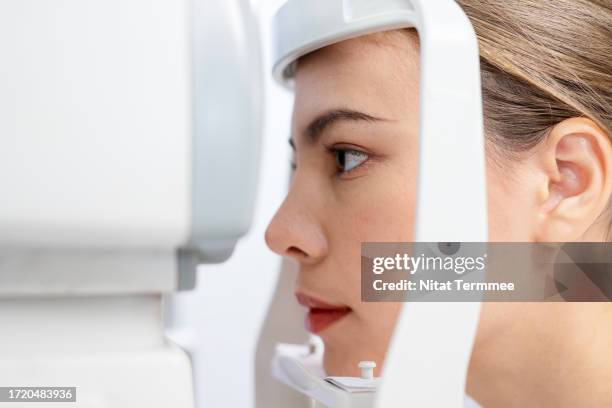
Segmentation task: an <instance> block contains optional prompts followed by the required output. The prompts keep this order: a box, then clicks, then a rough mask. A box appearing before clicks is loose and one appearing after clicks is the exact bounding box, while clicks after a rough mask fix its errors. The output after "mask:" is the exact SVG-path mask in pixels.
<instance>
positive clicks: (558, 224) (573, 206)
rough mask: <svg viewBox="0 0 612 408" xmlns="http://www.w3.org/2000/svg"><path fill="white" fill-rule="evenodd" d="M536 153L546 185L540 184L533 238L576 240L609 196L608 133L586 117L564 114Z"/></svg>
mask: <svg viewBox="0 0 612 408" xmlns="http://www.w3.org/2000/svg"><path fill="white" fill-rule="evenodd" d="M537 154H538V155H539V156H540V157H539V159H540V160H538V161H539V162H540V164H541V169H542V171H543V172H544V174H545V175H546V177H544V180H545V183H546V185H542V186H541V187H542V188H541V191H542V194H541V196H540V200H539V204H538V206H539V212H540V217H539V225H538V226H537V231H536V240H537V241H542V242H555V241H556V242H569V241H576V240H580V239H581V238H582V237H583V236H584V234H585V233H586V232H587V230H589V228H590V227H591V226H592V225H593V224H594V223H595V222H596V221H597V219H598V217H599V215H600V214H601V213H602V212H603V211H604V209H605V208H606V206H607V204H608V203H609V201H610V196H611V194H612V193H611V190H612V143H611V142H610V138H609V136H608V135H607V133H606V132H604V131H603V130H602V129H601V128H600V127H599V126H597V125H596V124H595V123H594V122H593V121H591V120H589V119H585V118H572V119H566V120H564V121H563V122H561V123H559V124H557V125H556V126H555V127H554V128H553V129H551V131H550V133H549V135H548V137H547V139H546V141H545V142H543V144H542V146H541V147H540V149H538V152H537Z"/></svg>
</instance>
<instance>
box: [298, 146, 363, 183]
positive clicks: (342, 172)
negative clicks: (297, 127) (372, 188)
mask: <svg viewBox="0 0 612 408" xmlns="http://www.w3.org/2000/svg"><path fill="white" fill-rule="evenodd" d="M326 150H327V151H328V152H329V153H330V154H331V155H332V156H334V159H335V160H336V165H337V166H338V167H339V169H338V171H337V175H338V176H342V175H346V174H349V173H351V172H353V171H356V170H359V169H360V168H361V167H362V166H363V165H365V164H366V163H367V162H368V161H369V160H370V155H369V154H367V153H365V152H363V151H361V150H357V149H351V148H348V147H347V148H341V147H337V146H334V147H329V148H326ZM339 153H344V154H346V153H354V154H356V155H358V156H362V157H364V159H363V161H362V162H360V163H359V164H357V165H355V166H354V167H353V168H351V169H349V170H342V169H340V167H341V163H340V159H339V157H338V154H339ZM294 155H295V149H294ZM345 161H346V159H345ZM290 164H291V170H292V171H295V170H296V169H297V164H296V162H295V159H291V163H290Z"/></svg>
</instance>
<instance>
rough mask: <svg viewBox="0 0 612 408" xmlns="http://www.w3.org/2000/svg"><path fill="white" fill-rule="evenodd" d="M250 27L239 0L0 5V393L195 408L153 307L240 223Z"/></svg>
mask: <svg viewBox="0 0 612 408" xmlns="http://www.w3.org/2000/svg"><path fill="white" fill-rule="evenodd" d="M253 23H254V20H253V18H252V16H251V15H250V7H249V3H248V1H246V0H232V1H229V0H218V1H208V0H195V1H188V0H62V1H47V0H2V1H0V191H1V193H0V194H1V196H0V197H1V198H0V386H15V387H23V386H62V387H77V402H76V404H75V403H65V404H64V403H55V404H54V406H66V407H75V406H77V407H79V408H134V407H147V408H162V407H163V408H168V407H173V408H192V407H194V396H193V380H192V370H191V365H190V362H189V359H188V357H187V355H186V354H185V353H184V352H183V351H182V350H181V349H179V348H178V347H176V346H174V345H173V344H172V343H171V342H169V341H168V340H167V339H166V338H165V335H164V325H163V318H162V311H163V308H162V298H163V295H165V294H169V293H172V292H174V291H177V290H183V289H190V288H191V287H193V285H194V282H195V279H194V274H195V267H196V264H197V263H200V262H217V261H222V260H224V259H226V258H227V257H228V256H229V255H230V253H231V252H232V250H233V248H234V244H235V243H236V241H237V239H238V238H239V237H240V236H241V235H243V234H244V233H245V232H246V230H247V229H248V227H249V225H250V222H251V217H252V209H253V202H254V194H255V191H256V177H257V169H258V152H259V142H260V129H261V126H260V120H261V117H262V112H261V106H262V103H261V98H260V87H261V72H260V54H259V47H258V46H259V38H258V35H257V30H256V27H255V26H254V25H253ZM22 404H23V403H22ZM0 405H2V404H0ZM27 405H28V406H29V404H27ZM7 406H23V405H20V404H19V403H17V404H7Z"/></svg>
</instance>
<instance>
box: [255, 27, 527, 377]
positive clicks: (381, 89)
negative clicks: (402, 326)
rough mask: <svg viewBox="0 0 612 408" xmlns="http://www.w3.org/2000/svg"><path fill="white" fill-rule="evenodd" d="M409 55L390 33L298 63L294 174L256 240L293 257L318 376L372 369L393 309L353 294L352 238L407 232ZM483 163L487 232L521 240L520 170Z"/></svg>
mask: <svg viewBox="0 0 612 408" xmlns="http://www.w3.org/2000/svg"><path fill="white" fill-rule="evenodd" d="M418 52H419V51H418V43H417V40H416V37H414V38H411V37H410V36H409V35H407V34H406V33H401V32H393V33H390V34H385V37H384V38H382V37H381V36H379V35H375V36H368V37H362V38H359V39H355V40H349V41H345V42H342V43H339V44H336V45H333V46H331V47H327V48H325V49H322V50H320V51H318V52H316V53H314V54H312V55H309V56H307V57H306V58H303V59H302V60H300V63H299V66H298V69H297V73H296V78H295V85H296V88H295V91H296V93H295V107H294V116H293V122H292V129H291V130H292V132H291V134H292V136H291V144H292V145H293V147H294V150H295V154H294V165H295V172H294V174H293V178H292V182H291V187H290V191H289V193H288V196H287V198H286V199H285V201H284V203H283V205H282V206H281V208H280V209H279V210H278V212H277V214H276V215H275V217H274V219H273V220H272V222H271V224H270V226H269V228H268V231H267V233H266V239H267V242H268V245H269V246H270V247H271V248H272V249H273V250H274V251H276V252H278V253H279V254H281V255H283V256H288V257H292V258H294V259H295V260H296V261H297V262H298V263H299V274H298V278H297V283H296V295H297V298H298V300H299V301H300V303H302V304H303V305H304V306H306V307H309V310H310V312H309V314H308V316H307V319H306V324H307V327H308V328H309V330H310V331H312V332H315V333H316V334H318V335H319V336H320V337H321V338H322V339H323V342H324V343H325V356H324V365H325V369H326V371H327V372H328V374H333V375H357V373H358V368H357V364H358V362H359V361H360V360H374V361H376V362H377V363H378V367H379V368H380V367H381V366H382V362H383V359H384V355H385V352H386V349H387V345H388V342H389V338H390V335H391V332H392V329H393V326H394V323H395V319H396V316H397V313H398V311H399V308H400V306H401V305H400V304H399V303H385V302H380V303H365V302H361V299H360V294H361V288H360V282H361V279H360V254H361V242H376V241H379V242H381V241H383V242H384V241H411V240H412V230H413V219H414V211H415V191H416V183H415V180H416V171H417V158H418V129H419V122H418V116H419V108H418V99H419V95H418V82H419V57H418ZM451 69H452V68H451ZM458 109H460V107H458ZM439 120H444V112H440V118H439ZM444 170H445V171H448V172H449V177H452V169H444ZM487 170H488V178H489V183H488V184H489V185H488V190H489V208H490V212H489V218H490V223H489V225H490V237H491V240H505V241H530V240H531V239H530V238H531V236H530V231H529V230H528V229H527V227H526V225H529V209H528V207H527V205H528V204H525V203H524V201H525V200H521V199H520V197H521V187H520V185H521V183H520V179H521V177H522V175H523V173H527V172H528V168H523V167H518V166H517V167H516V169H515V171H514V173H513V174H514V176H513V177H512V178H508V177H507V176H503V175H502V172H501V171H500V170H499V169H498V168H497V166H488V169H487ZM458 182H466V181H464V180H458ZM449 204H450V205H452V203H449ZM501 220H503V221H501ZM377 374H378V372H377Z"/></svg>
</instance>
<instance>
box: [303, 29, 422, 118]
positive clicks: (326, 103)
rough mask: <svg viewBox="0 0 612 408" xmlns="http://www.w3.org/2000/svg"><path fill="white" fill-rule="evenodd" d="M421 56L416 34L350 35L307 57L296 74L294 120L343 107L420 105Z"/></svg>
mask: <svg viewBox="0 0 612 408" xmlns="http://www.w3.org/2000/svg"><path fill="white" fill-rule="evenodd" d="M418 59H419V56H418V42H417V40H416V36H412V35H411V34H410V33H403V32H399V31H397V32H388V33H377V34H373V35H368V36H363V37H358V38H355V39H351V40H346V41H343V42H340V43H337V44H334V45H331V46H328V47H325V48H323V49H321V50H318V51H316V52H314V53H311V54H309V55H307V56H305V57H302V58H301V59H300V60H299V62H298V67H297V71H296V76H295V105H294V124H295V125H296V126H298V127H299V126H300V125H301V124H303V122H304V121H307V120H308V118H310V117H313V116H316V115H318V114H320V113H321V112H324V111H326V110H329V109H337V108H349V109H355V110H359V111H364V112H366V113H369V114H372V115H378V116H381V117H389V116H398V115H401V114H402V113H403V112H406V110H412V109H415V106H414V105H415V104H416V103H417V101H418V80H419V79H418V78H419V74H418V71H419V69H418V65H419V64H418Z"/></svg>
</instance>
